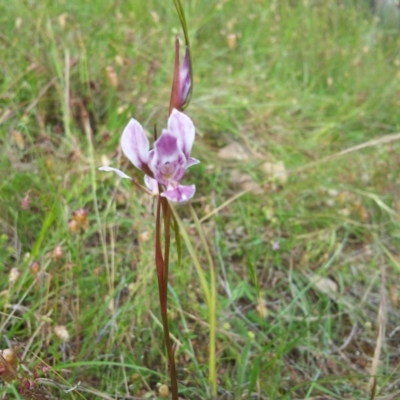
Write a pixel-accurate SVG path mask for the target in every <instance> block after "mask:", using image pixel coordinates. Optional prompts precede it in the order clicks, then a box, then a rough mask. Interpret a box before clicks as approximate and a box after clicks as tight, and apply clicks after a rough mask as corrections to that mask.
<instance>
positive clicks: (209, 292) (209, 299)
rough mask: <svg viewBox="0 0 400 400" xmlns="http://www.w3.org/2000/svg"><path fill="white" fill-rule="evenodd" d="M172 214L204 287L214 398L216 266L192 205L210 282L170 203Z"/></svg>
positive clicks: (215, 388)
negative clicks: (208, 269) (207, 265)
mask: <svg viewBox="0 0 400 400" xmlns="http://www.w3.org/2000/svg"><path fill="white" fill-rule="evenodd" d="M170 208H171V211H172V214H173V216H174V218H175V220H176V222H177V223H178V226H179V231H180V233H181V235H182V238H183V240H184V242H185V244H186V247H187V249H188V251H189V254H190V257H191V259H192V262H193V265H194V267H195V269H196V272H197V275H198V277H199V281H200V285H201V287H202V289H203V293H204V297H205V301H206V304H207V308H208V321H209V325H210V339H209V382H210V386H211V394H212V396H213V398H214V399H216V398H217V367H216V330H217V321H216V314H217V285H216V273H215V266H214V262H213V259H212V256H211V252H210V249H209V246H208V243H207V240H206V238H205V235H204V232H203V229H202V227H201V223H200V221H199V219H198V217H197V215H196V213H195V211H194V210H193V208H192V206H189V210H190V213H191V215H192V218H193V220H194V223H195V225H196V228H197V230H198V232H199V235H200V240H201V242H202V245H203V247H204V250H205V252H206V257H207V262H208V264H209V267H210V281H211V282H210V284H209V283H208V282H207V278H206V275H205V272H204V270H203V268H202V266H201V264H200V261H199V258H198V256H197V253H196V250H195V248H194V247H193V244H192V242H191V240H190V237H189V235H188V233H187V232H186V230H185V226H184V224H183V222H182V220H181V218H180V217H179V214H178V213H177V211H176V210H175V208H174V206H172V205H171V204H170Z"/></svg>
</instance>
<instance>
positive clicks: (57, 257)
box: [52, 246, 64, 260]
mask: <svg viewBox="0 0 400 400" xmlns="http://www.w3.org/2000/svg"><path fill="white" fill-rule="evenodd" d="M63 255H64V252H63V249H62V247H61V246H57V247H56V248H55V249H54V250H53V254H52V258H53V260H61V258H62V257H63Z"/></svg>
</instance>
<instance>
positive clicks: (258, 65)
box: [0, 0, 400, 399]
mask: <svg viewBox="0 0 400 400" xmlns="http://www.w3.org/2000/svg"><path fill="white" fill-rule="evenodd" d="M184 7H185V11H186V18H187V21H188V26H189V35H190V38H191V44H192V51H193V67H194V81H195V85H194V92H193V97H192V102H191V104H190V107H189V108H188V109H187V113H188V115H189V116H190V117H191V118H192V119H193V121H194V122H195V125H196V128H197V132H198V137H197V141H196V143H195V146H194V151H193V152H194V154H193V155H194V157H196V158H198V159H200V160H201V164H200V165H198V166H195V167H193V169H191V170H190V173H188V176H187V178H186V180H187V182H194V183H196V186H197V194H196V198H195V201H194V203H193V205H194V207H195V210H196V212H197V214H198V216H199V218H200V219H201V218H202V217H204V216H205V215H207V214H209V213H210V212H212V211H213V210H215V209H216V208H217V207H219V206H221V205H223V204H224V203H225V202H229V200H231V199H232V198H233V197H234V196H235V195H237V194H238V193H240V192H241V191H242V190H243V186H242V184H241V183H240V182H239V181H238V180H237V179H236V180H235V179H232V171H234V172H235V173H239V174H247V175H248V176H249V177H250V178H251V179H252V181H254V182H255V183H256V184H258V185H259V187H260V188H261V189H262V192H261V193H258V194H253V193H246V194H244V195H242V196H240V197H238V198H237V199H236V200H234V201H232V202H229V203H227V204H226V205H225V206H224V207H222V208H221V209H220V210H219V211H218V212H215V213H214V214H213V215H212V216H211V217H209V218H208V219H206V220H205V221H204V223H203V228H204V230H205V233H206V237H207V239H208V240H209V245H210V248H211V249H212V253H213V257H214V261H215V264H216V267H217V274H218V278H217V279H218V309H217V310H216V312H217V316H216V317H217V328H218V332H217V374H218V385H219V398H221V399H239V398H254V399H256V398H260V399H266V398H268V399H312V398H315V397H316V396H322V395H325V396H330V397H325V398H333V399H344V398H347V399H366V398H370V391H369V390H368V380H369V378H370V367H371V365H372V359H373V355H374V350H375V348H376V344H377V338H378V329H379V323H378V309H379V305H380V303H381V302H382V301H383V300H385V304H386V306H385V327H386V334H385V340H384V341H383V347H382V353H381V354H380V363H379V365H378V370H377V382H376V383H377V391H376V394H377V396H378V397H377V398H379V396H382V398H384V396H386V395H394V396H395V397H393V399H394V398H397V397H396V390H397V389H396V382H397V381H398V379H399V374H398V358H399V352H398V332H395V331H394V330H395V329H396V327H397V326H398V320H399V305H400V302H399V300H398V296H399V291H398V285H397V282H398V276H399V272H400V254H399V250H398V249H399V244H400V240H399V239H400V230H399V217H400V190H399V182H400V157H399V154H400V153H399V151H400V145H399V143H398V141H396V140H393V141H392V142H391V143H389V144H386V145H385V144H379V143H377V144H375V145H371V146H369V147H366V148H365V149H363V150H358V151H353V152H350V153H349V154H347V155H343V156H339V157H337V158H333V159H326V160H325V161H323V162H320V163H316V161H318V160H322V159H324V158H325V157H329V156H331V155H334V154H336V153H339V152H340V151H343V150H345V149H348V148H351V147H352V146H357V145H359V144H362V143H366V142H368V141H370V140H372V139H380V138H382V137H383V136H384V135H394V134H396V133H398V132H399V131H400V112H399V109H400V96H399V94H400V51H399V49H400V36H399V34H398V33H393V32H389V33H388V32H386V31H385V30H384V29H383V28H381V27H379V26H377V25H376V19H375V18H374V15H373V14H372V13H371V12H370V10H368V8H367V7H366V6H365V7H364V3H362V2H361V1H360V2H358V3H357V4H356V3H355V2H350V1H347V2H344V1H343V2H337V1H333V0H329V1H325V2H317V1H289V0H281V1H272V0H271V1H267V0H264V1H262V0H260V1H252V2H244V1H239V0H231V1H229V0H225V1H219V2H217V1H206V0H191V1H190V2H185V4H184ZM0 26H1V31H0V51H1V57H0V71H1V73H0V140H1V157H0V176H1V180H0V235H1V236H0V271H1V273H2V276H3V279H2V280H1V282H0V311H1V314H0V329H1V339H0V347H1V348H2V349H4V348H7V347H10V346H11V345H13V346H17V347H16V348H17V349H18V350H17V351H18V353H19V355H20V357H21V359H22V364H23V365H24V366H25V368H26V370H27V371H31V372H32V371H38V372H39V375H40V376H41V379H43V378H44V376H43V374H42V373H41V372H40V369H39V367H38V366H39V365H40V364H42V363H45V364H47V365H48V366H50V372H49V373H48V374H47V375H46V379H49V380H51V382H52V383H51V382H49V381H46V382H44V381H43V380H42V381H40V380H39V381H40V382H42V384H43V389H42V390H46V391H47V392H49V393H51V394H52V395H53V396H54V398H65V399H67V398H68V399H69V398H71V399H79V398H86V399H98V398H102V396H103V398H110V399H117V398H119V399H121V398H126V399H130V398H153V397H152V396H154V397H156V393H157V390H158V389H157V388H158V386H157V385H159V384H160V383H161V384H163V383H166V384H168V382H169V378H168V371H167V360H166V356H165V351H164V346H163V335H162V328H161V321H160V316H159V309H158V293H157V283H156V276H155V266H154V261H153V236H154V235H153V233H154V223H153V221H154V217H153V214H152V204H151V200H150V199H149V198H148V197H146V196H145V195H143V194H141V193H139V192H138V191H137V190H136V189H134V188H132V187H130V186H129V184H126V183H125V182H120V181H119V180H118V179H116V177H115V176H114V175H111V174H105V173H101V172H98V171H97V167H98V166H100V165H102V164H103V158H104V157H107V158H108V159H109V160H110V162H111V164H112V165H113V166H118V165H123V167H124V170H126V171H127V172H129V173H132V174H133V175H134V176H136V177H137V178H138V179H139V180H141V179H142V177H141V173H140V172H138V171H134V168H133V167H132V166H131V165H129V162H128V161H127V160H126V159H125V158H124V156H123V155H121V153H120V151H119V149H118V141H119V137H120V134H121V132H122V130H123V128H124V126H125V125H126V123H127V121H128V119H129V118H130V117H134V118H136V119H137V120H139V121H141V123H142V124H143V125H145V126H146V127H147V129H148V130H149V131H151V130H152V127H153V125H154V124H155V123H157V124H158V127H159V129H160V128H162V127H163V126H164V124H165V123H166V118H167V113H168V103H169V91H170V84H171V81H172V67H173V57H174V54H173V43H174V38H175V34H176V33H178V32H180V26H179V19H178V17H177V15H176V13H175V9H174V7H173V2H172V1H164V2H162V1H154V0H148V1H146V2H144V1H136V0H135V1H126V2H122V1H110V0H104V1H101V2H78V1H68V2H67V1H57V2H55V1H41V2H31V1H14V2H7V4H5V2H3V3H0ZM232 34H234V35H236V40H237V41H236V46H235V47H234V48H230V47H229V46H228V42H227V35H232ZM181 37H182V35H181ZM231 37H232V36H231ZM66 66H67V67H66ZM106 67H112V69H113V71H115V74H116V75H117V77H118V85H117V87H114V86H113V85H112V84H111V82H110V80H109V79H108V77H107V73H106ZM86 113H87V114H88V115H89V120H90V128H88V126H86V129H85V124H84V122H85V118H83V116H84V115H86ZM233 141H235V142H239V143H240V144H241V145H242V146H243V148H245V149H246V151H247V152H248V153H249V154H250V156H249V157H248V159H246V160H244V161H240V162H238V161H234V160H232V161H230V160H225V159H221V158H220V157H219V156H218V154H219V153H218V151H219V149H221V148H223V147H225V146H226V145H228V144H230V143H232V142H233ZM266 161H268V162H271V163H277V162H279V161H282V162H283V163H284V165H285V168H286V170H287V173H288V180H287V181H286V182H284V183H280V182H274V181H272V180H271V179H270V177H268V176H266V174H265V172H264V170H263V168H262V164H264V163H265V162H266ZM25 197H28V198H29V200H30V202H29V205H28V207H27V208H26V209H24V208H23V207H22V203H21V202H22V200H23V199H24V198H25ZM81 208H85V209H86V210H87V211H88V220H89V224H88V227H87V228H86V229H84V230H82V231H81V232H80V233H77V234H72V233H71V232H70V230H69V228H68V222H69V221H71V220H72V218H73V213H74V212H75V211H76V210H78V209H81ZM178 212H179V213H180V215H181V217H182V219H183V221H184V223H185V224H186V227H187V230H188V232H189V235H190V238H191V239H192V242H193V243H194V244H195V246H197V247H195V248H196V250H197V251H198V255H199V259H200V261H201V262H202V263H203V265H204V268H205V270H206V271H207V265H208V264H207V258H206V254H205V252H204V249H203V248H202V246H201V242H200V239H199V237H198V234H197V233H196V230H195V227H194V225H193V221H192V220H191V217H190V213H189V210H188V209H187V208H185V207H179V208H178ZM275 241H277V242H279V244H280V248H279V249H278V250H273V249H272V243H273V242H275ZM182 243H184V242H183V241H182ZM57 246H61V248H62V256H61V258H59V259H58V258H57V257H54V250H55V249H56V248H57ZM182 250H183V252H182V262H181V265H180V266H178V265H177V255H176V252H175V251H172V259H171V281H170V283H171V289H170V318H171V332H172V334H173V335H174V338H175V339H174V341H175V342H176V343H177V344H178V347H177V352H176V359H177V365H178V376H179V385H180V393H181V395H182V398H186V399H208V398H209V393H210V391H209V387H208V386H209V384H208V380H207V377H208V370H207V368H208V359H207V357H208V355H207V349H208V336H207V333H208V322H207V321H208V314H207V309H206V306H205V299H204V295H203V291H202V289H201V286H200V283H199V280H198V276H197V273H196V270H195V268H194V265H193V263H192V260H191V258H190V256H189V253H188V251H187V249H186V247H185V246H184V245H183V249H182ZM33 262H37V263H39V266H40V271H39V272H37V273H36V274H34V273H33V272H32V268H31V265H32V263H33ZM13 268H17V270H18V271H19V273H20V275H19V277H18V278H17V279H16V280H15V282H9V278H8V277H9V276H10V271H15V270H12V269H13ZM316 277H322V278H324V280H322V281H320V282H319V284H318V283H317V284H316V283H315V279H316ZM321 282H322V283H321ZM327 285H335V287H336V290H335V291H334V292H329V291H327V289H326V287H327ZM381 285H383V288H384V290H383V293H384V296H382V295H381V293H382V292H381ZM266 313H267V314H266ZM57 326H65V327H66V329H67V331H68V333H69V340H68V341H67V342H63V341H62V340H61V338H60V337H58V336H57V335H56V334H55V331H54V329H55V327H57ZM18 371H19V374H20V375H21V376H22V375H23V374H24V372H23V371H24V369H23V368H22V367H21V366H20V367H19V370H18ZM25 374H28V375H27V376H29V372H25ZM39 381H38V382H39ZM78 382H81V385H82V390H80V389H79V387H78V389H77V390H76V391H71V392H69V393H65V392H64V391H63V389H66V388H68V387H74V386H75V385H76V384H78ZM57 385H58V386H57ZM61 385H64V386H61ZM19 386H20V384H18V382H14V383H13V384H4V385H3V386H1V387H0V392H1V393H2V394H1V395H2V398H4V399H6V398H18V394H17V392H18V390H17V389H18V387H19ZM96 391H97V392H96ZM10 396H12V397H10ZM124 396H125V397H124ZM388 398H390V397H388Z"/></svg>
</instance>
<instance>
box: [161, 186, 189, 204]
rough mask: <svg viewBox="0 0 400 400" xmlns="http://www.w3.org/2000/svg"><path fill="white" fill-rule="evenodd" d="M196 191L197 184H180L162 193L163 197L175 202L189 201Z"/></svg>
mask: <svg viewBox="0 0 400 400" xmlns="http://www.w3.org/2000/svg"><path fill="white" fill-rule="evenodd" d="M195 193H196V186H195V185H190V186H183V185H179V186H177V187H176V188H174V189H168V190H166V191H165V192H162V193H161V196H162V197H166V198H167V199H168V200H171V201H173V202H174V203H185V202H186V201H189V200H190V199H191V198H192V197H193V196H194V194H195Z"/></svg>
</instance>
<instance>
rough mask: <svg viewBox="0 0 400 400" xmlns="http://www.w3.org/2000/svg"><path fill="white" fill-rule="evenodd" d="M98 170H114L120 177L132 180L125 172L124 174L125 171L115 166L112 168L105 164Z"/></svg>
mask: <svg viewBox="0 0 400 400" xmlns="http://www.w3.org/2000/svg"><path fill="white" fill-rule="evenodd" d="M99 170H100V171H106V172H110V171H112V172H115V173H116V174H117V175H118V176H120V177H121V178H126V179H130V180H132V178H131V177H130V176H128V175H127V174H125V172H122V171H121V170H119V169H117V168H112V167H107V166H106V165H105V166H103V167H100V168H99Z"/></svg>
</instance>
